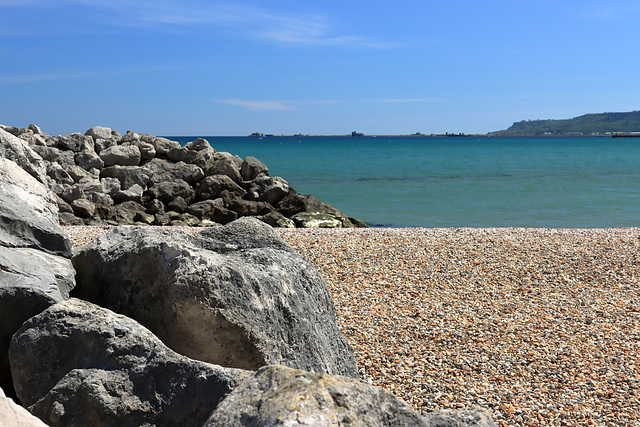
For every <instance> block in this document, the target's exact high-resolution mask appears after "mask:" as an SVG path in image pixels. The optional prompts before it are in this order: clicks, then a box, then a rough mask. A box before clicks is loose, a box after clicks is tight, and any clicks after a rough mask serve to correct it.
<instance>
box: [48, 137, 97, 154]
mask: <svg viewBox="0 0 640 427" xmlns="http://www.w3.org/2000/svg"><path fill="white" fill-rule="evenodd" d="M87 138H89V137H87ZM84 143H85V136H84V135H82V134H81V133H79V132H76V133H72V134H69V135H59V136H58V137H57V138H56V144H57V146H58V148H61V149H63V150H71V151H73V152H76V153H77V152H79V151H80V150H82V146H83V145H84Z"/></svg>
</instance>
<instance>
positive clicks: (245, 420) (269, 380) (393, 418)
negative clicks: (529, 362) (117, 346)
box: [204, 365, 494, 427]
mask: <svg viewBox="0 0 640 427" xmlns="http://www.w3.org/2000/svg"><path fill="white" fill-rule="evenodd" d="M204 425H205V426H206V427H214V426H228V427H236V426H237V427H241V426H288V425H291V426H301V427H302V426H309V427H314V426H343V425H353V426H367V427H386V426H388V427H402V426H406V427H420V426H422V427H427V426H432V427H435V426H451V427H453V426H462V425H478V424H450V423H443V424H440V423H431V422H429V420H428V419H426V418H423V417H422V416H420V414H418V413H417V412H415V411H414V410H413V409H412V408H411V407H410V406H409V405H407V404H406V403H404V402H402V401H400V400H398V399H396V398H395V397H394V396H393V395H392V394H391V393H390V392H388V391H386V390H383V389H382V388H379V387H373V386H371V385H368V384H365V383H362V382H360V381H358V380H355V379H353V378H346V377H342V376H338V375H323V374H317V373H311V372H305V371H300V370H297V369H291V368H287V367H284V366H273V365H272V366H267V367H264V368H261V369H260V370H258V372H256V373H255V375H254V376H253V377H252V378H250V379H249V380H246V381H245V382H243V383H242V384H240V385H239V386H238V387H236V388H235V389H234V390H233V392H231V394H230V395H229V396H227V397H226V398H225V399H224V400H223V401H222V402H221V403H220V404H219V405H218V407H217V409H216V410H215V412H213V414H212V415H211V417H210V418H209V419H208V420H207V422H206V423H205V424H204ZM486 425H494V424H486Z"/></svg>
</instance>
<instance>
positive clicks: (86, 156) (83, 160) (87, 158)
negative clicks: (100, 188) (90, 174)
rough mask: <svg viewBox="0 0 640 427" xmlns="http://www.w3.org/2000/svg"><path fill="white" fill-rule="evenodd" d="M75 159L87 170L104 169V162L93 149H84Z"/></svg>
mask: <svg viewBox="0 0 640 427" xmlns="http://www.w3.org/2000/svg"><path fill="white" fill-rule="evenodd" d="M74 160H75V162H76V164H77V165H78V166H80V167H81V168H83V169H86V170H90V169H93V168H96V169H102V168H103V167H104V162H103V161H102V159H101V158H100V156H98V155H97V154H96V152H95V151H93V150H82V151H81V152H79V153H78V154H76V155H75V159H74Z"/></svg>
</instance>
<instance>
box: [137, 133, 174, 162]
mask: <svg viewBox="0 0 640 427" xmlns="http://www.w3.org/2000/svg"><path fill="white" fill-rule="evenodd" d="M140 137H141V138H142V140H143V141H145V142H150V143H151V144H153V146H154V147H155V149H156V156H157V157H167V156H168V155H169V151H171V150H173V149H174V148H180V143H178V142H176V141H171V140H169V139H167V138H159V137H155V136H151V135H145V134H140ZM145 137H151V138H148V139H146V140H145Z"/></svg>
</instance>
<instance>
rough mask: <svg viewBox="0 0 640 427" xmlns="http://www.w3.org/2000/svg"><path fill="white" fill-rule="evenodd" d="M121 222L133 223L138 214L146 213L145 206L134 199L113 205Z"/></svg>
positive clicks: (116, 216) (118, 220)
mask: <svg viewBox="0 0 640 427" xmlns="http://www.w3.org/2000/svg"><path fill="white" fill-rule="evenodd" d="M113 209H114V211H115V219H116V221H117V222H118V223H119V224H133V223H134V222H136V216H139V215H142V214H146V212H145V208H144V206H142V205H141V204H139V203H136V202H134V201H127V202H122V203H119V204H117V205H115V206H114V207H113Z"/></svg>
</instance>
